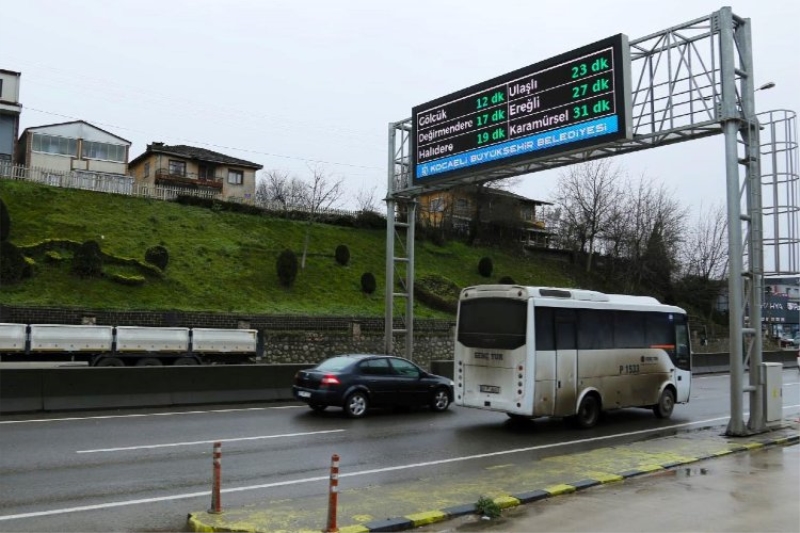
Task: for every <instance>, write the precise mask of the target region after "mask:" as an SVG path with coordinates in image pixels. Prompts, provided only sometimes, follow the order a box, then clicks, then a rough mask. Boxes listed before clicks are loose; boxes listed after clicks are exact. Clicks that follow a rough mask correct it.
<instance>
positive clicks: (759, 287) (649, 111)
mask: <svg viewBox="0 0 800 533" xmlns="http://www.w3.org/2000/svg"><path fill="white" fill-rule="evenodd" d="M629 47H630V58H631V93H632V94H631V103H632V114H631V117H632V126H633V128H632V130H633V136H632V138H631V139H630V140H624V141H619V142H616V143H613V144H610V145H607V146H603V147H598V148H593V149H589V150H582V151H580V150H578V151H573V152H568V153H564V154H559V155H557V156H553V157H547V158H543V159H541V160H536V161H532V162H526V163H524V164H519V163H512V164H507V165H505V166H502V167H497V168H494V169H490V170H480V169H476V170H474V171H472V172H471V173H468V174H466V175H462V176H460V177H458V178H457V179H456V180H451V181H447V180H444V181H440V182H436V183H432V184H430V185H424V186H418V185H413V184H412V180H411V168H410V161H411V159H410V154H409V149H410V138H409V137H410V134H411V132H412V122H411V119H410V118H409V119H405V120H403V121H400V122H397V123H393V124H390V126H389V177H388V194H387V203H388V213H389V216H388V227H387V256H386V352H387V353H391V352H392V351H393V338H394V335H395V334H397V333H400V332H403V333H405V334H406V346H405V348H406V349H405V352H406V356H407V357H409V358H410V357H411V355H412V353H413V342H412V340H413V284H414V278H413V247H414V239H413V233H414V223H415V220H414V217H413V216H412V215H413V214H414V213H415V207H416V198H417V197H418V196H419V195H420V194H424V193H428V192H431V191H435V190H443V189H448V188H450V187H452V186H453V185H454V184H456V183H457V184H459V185H462V184H467V183H482V182H489V181H494V180H499V179H504V178H509V177H513V176H518V175H522V174H529V173H533V172H538V171H542V170H548V169H553V168H557V167H561V166H565V165H571V164H574V163H579V162H585V161H589V160H593V159H599V158H604V157H610V156H615V155H621V154H626V153H631V152H635V151H639V150H644V149H648V148H655V147H658V146H666V145H670V144H675V143H679V142H684V141H690V140H695V139H700V138H703V137H708V136H711V135H718V134H724V135H725V171H726V183H727V202H728V231H729V235H728V237H729V258H730V265H729V286H728V290H729V308H730V346H731V348H730V351H731V422H730V424H729V426H728V433H729V434H731V435H744V434H746V433H748V431H750V432H758V431H763V430H764V419H763V413H762V412H761V411H762V407H761V402H762V398H761V388H762V385H761V384H760V376H759V372H760V368H759V365H760V363H761V358H762V357H761V328H760V327H748V328H745V327H744V326H745V307H746V306H749V308H750V309H751V310H752V311H753V312H752V313H751V316H750V317H749V318H750V320H751V321H752V323H753V324H760V318H761V317H760V313H761V304H762V298H763V259H762V255H763V234H762V233H763V232H762V227H761V215H762V207H761V187H760V183H761V182H760V179H761V178H760V176H761V173H760V151H759V149H758V147H759V131H760V127H759V126H760V125H759V122H758V119H757V117H756V115H755V108H754V92H755V87H754V81H753V74H752V73H753V69H752V66H753V65H752V48H751V42H750V21H749V19H743V18H740V17H737V16H736V15H734V14H733V13H732V11H731V9H730V8H729V7H725V8H722V9H721V10H719V11H717V12H714V13H712V14H711V15H709V16H706V17H701V18H698V19H695V20H692V21H689V22H687V23H685V24H681V25H678V26H674V27H672V28H669V29H666V30H663V31H660V32H657V33H653V34H651V35H648V36H645V37H642V38H639V39H636V40H632V41H630V42H629ZM740 167H742V168H743V172H742V176H741V178H740ZM742 202H744V205H745V207H744V210H745V214H742ZM398 216H405V217H406V218H405V219H404V222H403V225H401V224H398V223H397V222H396V219H397V217H398ZM399 229H400V230H405V241H404V243H405V244H404V246H405V248H404V254H405V255H402V256H398V255H397V254H396V250H395V247H396V243H395V236H396V235H397V236H399V237H401V235H400V233H399V232H398V230H399ZM743 235H744V236H745V237H743ZM745 242H746V243H747V244H746V250H745ZM399 265H406V270H405V272H404V274H405V276H404V277H401V278H400V280H401V282H402V285H401V287H402V291H401V292H397V291H396V290H395V272H396V270H397V267H398V266H399ZM397 296H402V297H405V298H406V299H407V301H406V306H405V316H404V317H403V318H402V319H401V320H400V323H401V324H402V327H400V328H398V329H395V324H394V319H395V311H396V310H395V301H394V298H395V297H397ZM745 341H747V343H746V344H747V354H748V357H747V359H748V360H749V362H750V385H749V386H744V384H743V368H744V363H745V360H744V345H745ZM745 392H747V393H750V406H751V418H750V422H749V424H748V426H749V427H748V428H745V426H744V423H743V420H742V419H743V412H742V403H743V401H742V399H743V395H744V393H745Z"/></svg>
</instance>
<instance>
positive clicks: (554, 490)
mask: <svg viewBox="0 0 800 533" xmlns="http://www.w3.org/2000/svg"><path fill="white" fill-rule="evenodd" d="M798 443H800V435H792V436H789V437H780V438H776V439H761V440H757V441H756V442H752V443H748V444H744V445H733V446H730V447H728V448H726V449H723V450H720V451H718V452H714V453H710V454H707V455H702V456H698V457H690V458H687V459H688V460H686V461H673V462H669V463H663V464H653V465H646V466H643V467H641V468H637V469H633V470H626V471H624V472H620V473H618V474H608V475H606V476H598V477H596V478H590V479H581V480H578V481H574V482H571V483H563V484H558V485H552V486H549V487H545V488H543V489H536V490H531V491H526V492H521V493H517V494H510V495H508V496H499V497H497V498H494V503H496V504H497V505H498V506H499V507H500V508H501V509H507V508H509V507H516V506H518V505H523V504H526V503H532V502H536V501H539V500H544V499H547V498H552V497H554V496H560V495H562V494H571V493H573V492H577V491H579V490H584V489H588V488H591V487H596V486H598V485H605V484H607V483H616V482H619V481H624V480H625V479H628V478H632V477H636V476H641V475H644V474H650V473H652V472H659V471H663V470H669V469H670V468H675V467H678V466H682V465H687V464H692V463H695V462H698V461H704V460H706V459H715V458H717V457H723V456H725V455H730V454H733V453H741V452H748V451H752V450H757V449H760V448H764V447H767V446H787V445H794V444H798ZM475 513H476V508H475V504H473V503H469V504H464V505H457V506H453V507H447V508H445V509H440V510H435V511H427V512H423V513H415V514H411V515H406V516H399V517H395V518H384V519H381V520H373V521H372V522H367V523H365V524H357V525H351V526H345V527H341V528H339V533H373V532H383V531H407V530H409V529H414V528H417V527H421V526H426V525H429V524H433V523H436V522H444V521H447V520H451V519H453V518H458V517H461V516H465V515H470V514H475ZM195 531H199V530H198V529H195Z"/></svg>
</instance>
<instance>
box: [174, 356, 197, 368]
mask: <svg viewBox="0 0 800 533" xmlns="http://www.w3.org/2000/svg"><path fill="white" fill-rule="evenodd" d="M172 364H173V366H192V365H196V364H198V363H197V359H195V358H194V357H178V358H177V359H175V361H174V362H173V363H172Z"/></svg>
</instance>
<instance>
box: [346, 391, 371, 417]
mask: <svg viewBox="0 0 800 533" xmlns="http://www.w3.org/2000/svg"><path fill="white" fill-rule="evenodd" d="M368 406H369V399H368V398H367V395H366V394H364V393H363V392H354V393H352V394H351V395H350V396H348V397H347V399H346V400H345V401H344V413H345V414H346V415H347V416H348V417H349V418H361V417H362V416H364V415H365V414H367V407H368Z"/></svg>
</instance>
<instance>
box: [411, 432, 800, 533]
mask: <svg viewBox="0 0 800 533" xmlns="http://www.w3.org/2000/svg"><path fill="white" fill-rule="evenodd" d="M415 531H417V532H426V533H430V532H436V533H459V532H462V533H468V532H473V531H487V532H491V531H502V532H506V533H532V532H538V531H543V532H559V531H593V532H604V531H608V532H612V531H613V532H627V531H630V532H640V531H648V532H685V531H704V532H714V531H725V532H738V531H742V532H752V531H760V532H773V531H774V532H797V531H800V446H770V447H765V448H761V449H759V450H753V451H749V452H747V453H736V454H731V455H727V456H725V457H719V458H714V459H707V460H704V461H699V462H697V463H693V464H690V465H686V466H683V467H676V468H672V469H669V470H665V471H663V472H657V473H653V474H648V475H645V476H640V477H638V478H633V479H630V480H626V481H625V482H622V483H614V484H609V485H602V486H598V487H593V488H591V489H588V490H585V491H580V492H576V493H575V494H569V495H566V496H563V497H559V498H550V499H547V500H543V501H540V502H537V503H534V504H530V505H520V506H517V507H514V508H510V509H507V510H506V511H504V512H503V513H502V515H501V516H500V517H498V518H496V519H493V520H485V519H482V518H481V517H480V516H478V515H469V516H464V517H461V518H457V519H454V520H450V521H447V522H442V523H438V524H433V525H431V526H425V527H422V528H418V529H416V530H415Z"/></svg>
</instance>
